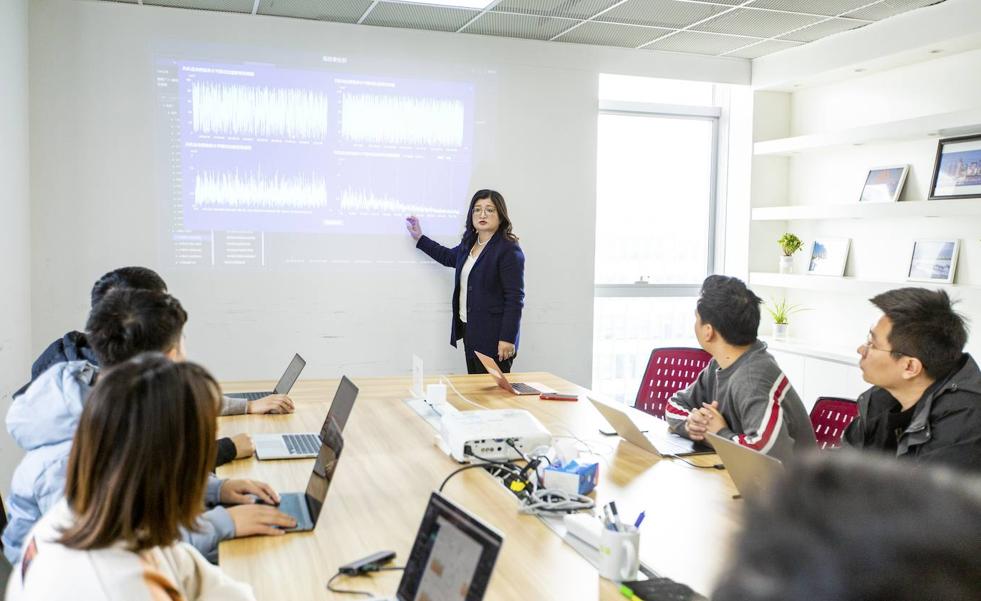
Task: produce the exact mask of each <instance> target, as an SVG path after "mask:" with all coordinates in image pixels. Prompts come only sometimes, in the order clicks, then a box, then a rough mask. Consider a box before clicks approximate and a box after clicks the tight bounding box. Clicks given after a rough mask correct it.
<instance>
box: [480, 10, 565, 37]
mask: <svg viewBox="0 0 981 601" xmlns="http://www.w3.org/2000/svg"><path fill="white" fill-rule="evenodd" d="M576 23H577V21H575V20H572V19H557V18H553V17H534V16H527V15H513V14H510V13H494V12H490V13H486V14H484V15H483V16H481V17H480V18H479V19H477V20H476V21H474V22H473V23H472V24H470V26H468V27H467V28H466V29H464V30H463V32H464V33H479V34H482V35H499V36H505V37H509V38H527V39H532V40H547V39H550V38H553V37H555V36H556V35H558V34H559V33H562V32H563V31H565V30H566V29H569V28H570V27H572V26H573V25H575V24H576Z"/></svg>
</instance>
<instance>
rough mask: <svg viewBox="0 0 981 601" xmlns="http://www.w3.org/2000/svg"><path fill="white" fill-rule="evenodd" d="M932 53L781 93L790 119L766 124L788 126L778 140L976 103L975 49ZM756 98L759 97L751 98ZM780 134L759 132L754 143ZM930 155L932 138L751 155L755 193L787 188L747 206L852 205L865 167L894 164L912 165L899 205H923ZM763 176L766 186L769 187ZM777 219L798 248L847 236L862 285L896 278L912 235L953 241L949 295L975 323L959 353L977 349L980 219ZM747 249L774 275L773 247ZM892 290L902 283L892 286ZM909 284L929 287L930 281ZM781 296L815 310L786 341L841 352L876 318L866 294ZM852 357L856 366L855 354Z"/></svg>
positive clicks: (758, 267)
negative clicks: (955, 251) (955, 259)
mask: <svg viewBox="0 0 981 601" xmlns="http://www.w3.org/2000/svg"><path fill="white" fill-rule="evenodd" d="M939 56H940V57H939V58H936V59H934V60H930V61H925V62H917V63H915V64H910V65H907V66H905V67H897V68H892V69H888V70H885V71H882V72H877V73H873V74H869V75H866V76H864V77H854V78H850V79H848V80H845V81H840V82H836V83H831V84H825V85H820V86H813V87H806V88H802V89H800V90H798V91H796V92H793V93H792V94H789V95H784V96H786V97H789V103H790V104H789V106H790V111H789V114H780V113H779V112H775V113H774V114H773V121H774V123H772V124H770V126H771V127H779V126H780V125H781V124H783V126H784V127H786V128H787V133H786V134H784V135H803V134H809V133H817V132H828V131H835V130H840V129H845V128H849V127H854V126H859V125H863V124H869V123H877V122H887V121H892V120H897V119H904V118H912V117H917V116H922V115H927V114H934V113H945V112H952V111H958V110H963V109H969V108H977V107H978V106H981V72H979V71H978V69H977V65H978V64H979V62H981V50H973V51H967V52H962V53H958V54H954V55H949V56H947V55H943V54H941V55H939ZM762 94H763V95H766V94H773V93H772V92H763V93H762ZM760 95H761V93H758V94H757V97H758V99H759V97H760ZM757 118H758V119H760V118H762V119H767V118H768V116H767V115H766V114H761V113H760V112H759V111H758V112H757ZM979 129H981V128H979ZM779 135H780V134H779V133H778V134H777V136H773V135H761V136H759V137H758V139H767V138H772V137H779ZM936 149H937V141H936V139H935V138H930V139H922V140H913V141H907V142H893V143H879V144H866V145H862V146H854V147H846V148H836V149H833V150H820V151H813V152H805V153H801V154H799V155H795V156H793V157H790V158H789V159H788V158H779V157H775V158H770V157H757V159H756V162H755V163H754V165H755V168H756V171H755V172H754V176H753V180H754V187H755V188H757V189H758V190H763V189H764V188H766V187H767V185H766V184H769V187H770V189H771V192H772V190H773V188H774V187H775V186H776V187H784V189H785V190H786V192H785V197H784V198H782V199H780V198H779V197H776V198H774V196H773V194H771V195H770V196H769V197H767V196H766V195H762V194H761V196H759V197H756V198H754V203H755V206H767V205H768V204H780V205H783V204H792V205H798V204H800V205H804V204H806V205H826V204H833V203H854V202H856V201H857V199H858V197H859V195H860V192H861V189H862V185H863V183H864V181H865V176H866V174H867V172H868V169H869V168H870V167H874V166H882V165H891V164H899V163H908V164H910V173H909V177H908V178H907V180H906V186H905V191H904V193H903V196H902V198H901V200H903V201H916V200H926V198H927V196H928V191H929V186H930V178H931V174H932V170H933V163H934V158H935V153H936ZM765 161H770V162H771V163H769V164H767V163H765ZM780 161H783V162H786V164H787V166H786V167H784V168H783V169H782V170H781V168H780V167H779V166H774V163H773V162H780ZM770 178H773V180H772V181H768V180H770ZM783 180H785V181H783ZM757 183H758V186H755V184H757ZM776 184H779V185H776ZM771 201H772V202H771ZM978 202H981V200H979V201H978ZM776 223H777V227H778V228H779V229H782V230H784V231H786V230H790V231H793V232H795V233H796V234H798V235H799V236H800V237H801V238H802V239H804V241H805V245H809V243H810V241H811V240H813V239H814V238H815V237H816V236H826V237H844V238H850V239H851V241H852V242H851V251H850V253H849V259H848V263H847V266H846V272H845V274H846V275H849V276H855V277H858V278H863V279H869V280H885V281H897V282H903V281H904V280H905V274H906V268H907V266H908V261H909V252H910V248H911V244H912V241H913V240H914V239H929V238H944V239H948V238H956V239H960V240H961V250H960V260H959V263H958V267H957V276H956V281H955V283H956V284H959V285H961V286H960V287H957V288H955V289H953V290H952V291H951V296H952V297H954V298H956V299H959V300H960V301H961V303H960V305H959V307H958V308H959V310H960V311H962V312H963V313H964V314H965V315H966V316H968V318H973V321H974V324H973V325H974V331H975V333H974V335H973V336H971V338H970V341H969V343H968V348H967V350H968V351H969V352H971V353H973V354H975V355H977V354H978V353H979V352H981V330H979V327H981V323H979V321H978V316H979V315H981V291H979V290H981V289H979V288H978V286H979V284H981V240H979V238H981V219H979V218H977V217H963V216H957V217H939V218H925V217H924V218H905V219H862V220H823V221H795V222H789V223H788V222H782V223H781V222H776ZM772 227H773V225H770V224H769V223H755V224H753V231H754V234H756V235H757V236H760V237H761V238H762V236H763V233H764V232H766V234H767V235H768V236H770V237H772V233H773V232H772V231H770V228H772ZM753 244H754V248H753V252H752V253H751V254H752V258H751V263H752V270H753V271H770V272H772V271H776V262H777V247H776V244H775V242H773V243H771V241H770V240H769V239H768V238H766V239H762V240H760V239H757V240H756V241H754V243H753ZM806 254H807V251H806V250H804V251H802V252H801V253H799V254H798V255H797V257H796V272H797V273H803V272H804V270H805V264H806V260H807V257H806V256H805V255H806ZM900 285H906V284H898V285H897V287H898V286H900ZM909 285H924V286H928V287H929V285H928V284H915V283H911V284H909ZM764 292H765V293H767V294H769V293H771V292H772V293H773V294H775V295H777V296H778V298H779V294H780V291H776V290H775V291H769V290H764ZM787 296H788V299H789V300H790V301H791V302H792V303H801V304H804V305H806V306H808V307H810V308H812V309H813V310H811V311H809V312H806V313H802V314H798V315H796V316H794V317H793V318H792V319H791V331H792V336H793V337H796V338H798V339H801V340H803V341H807V342H808V343H812V344H814V345H818V346H823V347H826V348H836V349H841V350H842V351H848V352H850V351H851V350H853V349H855V348H856V347H857V346H858V345H859V344H860V343H861V342H862V341H863V340H864V336H865V332H866V331H867V330H868V328H869V326H870V325H871V323H872V322H873V321H874V320H875V319H876V318H877V315H878V311H877V310H876V309H875V308H874V307H873V306H872V305H871V304H870V303H869V302H868V301H867V299H866V298H865V297H864V296H859V295H851V294H841V293H831V292H802V291H789V292H788V295H787ZM854 357H855V359H856V360H857V357H858V356H857V355H854Z"/></svg>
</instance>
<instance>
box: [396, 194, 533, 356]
mask: <svg viewBox="0 0 981 601" xmlns="http://www.w3.org/2000/svg"><path fill="white" fill-rule="evenodd" d="M405 222H406V223H405V227H406V228H407V229H408V230H409V233H410V234H411V235H412V238H413V239H415V240H416V248H418V249H419V250H421V251H422V252H424V253H426V254H427V255H429V256H430V257H432V258H433V259H434V260H435V261H436V262H437V263H441V264H442V265H445V266H446V267H453V268H454V269H456V279H455V285H454V287H453V320H452V324H451V326H450V344H452V345H453V346H456V342H457V340H459V339H461V338H463V350H464V355H465V356H466V359H467V372H468V373H471V374H483V373H487V370H485V369H484V366H483V364H481V363H480V360H478V359H477V357H476V356H475V355H474V351H480V352H481V353H483V354H485V355H488V356H490V357H497V361H498V364H499V365H500V366H501V370H503V371H504V372H510V371H511V363H512V362H513V361H514V357H515V355H516V354H517V352H518V331H519V329H520V324H521V308H522V306H524V299H525V255H524V253H523V252H521V247H520V246H518V237H517V236H515V235H514V233H513V232H512V231H511V220H510V219H509V218H508V208H507V205H506V204H504V197H503V196H501V194H500V193H499V192H496V191H494V190H478V191H477V193H476V194H474V195H473V199H471V201H470V211H469V214H468V216H467V222H466V228H465V229H464V232H463V238H462V239H461V240H460V244H458V245H457V246H456V247H454V248H446V247H445V246H443V245H441V244H439V243H437V242H434V241H433V240H430V239H429V238H427V237H426V236H424V235H422V228H421V227H420V226H419V219H418V218H417V217H416V216H415V215H412V216H410V217H408V218H406V220H405Z"/></svg>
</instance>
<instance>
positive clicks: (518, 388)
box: [511, 382, 538, 394]
mask: <svg viewBox="0 0 981 601" xmlns="http://www.w3.org/2000/svg"><path fill="white" fill-rule="evenodd" d="M511 388H512V389H514V391H515V392H517V393H519V394H524V393H528V394H538V389H537V388H534V387H532V386H528V385H527V384H522V383H521V382H517V383H515V384H511Z"/></svg>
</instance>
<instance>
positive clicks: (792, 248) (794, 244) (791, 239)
mask: <svg viewBox="0 0 981 601" xmlns="http://www.w3.org/2000/svg"><path fill="white" fill-rule="evenodd" d="M777 244H779V245H780V250H781V251H783V256H781V257H780V273H793V272H794V253H795V252H797V251H799V250H800V249H801V247H803V246H804V243H803V242H801V239H800V238H798V237H797V236H795V235H794V234H791V233H790V232H787V233H785V234H784V235H783V236H780V239H779V240H777Z"/></svg>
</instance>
